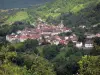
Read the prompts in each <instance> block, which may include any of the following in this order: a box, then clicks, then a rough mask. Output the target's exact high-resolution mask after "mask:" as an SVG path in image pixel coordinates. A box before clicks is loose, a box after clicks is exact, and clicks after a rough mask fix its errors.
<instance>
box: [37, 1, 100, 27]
mask: <svg viewBox="0 0 100 75" xmlns="http://www.w3.org/2000/svg"><path fill="white" fill-rule="evenodd" d="M99 7H100V0H55V1H53V2H51V3H47V4H45V5H44V6H41V7H39V8H37V9H36V13H37V14H38V15H39V16H41V17H42V18H43V19H45V20H46V21H48V22H53V23H55V22H59V21H58V20H61V19H62V20H64V23H65V25H66V24H67V25H74V26H75V25H79V24H85V25H91V24H96V23H98V21H99V20H100V18H99V16H100V15H99V14H98V13H99V10H100V9H99Z"/></svg>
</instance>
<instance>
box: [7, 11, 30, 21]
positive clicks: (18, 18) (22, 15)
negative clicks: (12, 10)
mask: <svg viewBox="0 0 100 75" xmlns="http://www.w3.org/2000/svg"><path fill="white" fill-rule="evenodd" d="M28 18H29V17H28V14H27V12H25V11H20V12H17V13H16V14H14V15H12V16H10V17H9V18H8V19H7V21H6V23H13V22H15V21H22V20H25V19H28Z"/></svg>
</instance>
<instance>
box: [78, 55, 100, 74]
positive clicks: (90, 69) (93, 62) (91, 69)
mask: <svg viewBox="0 0 100 75" xmlns="http://www.w3.org/2000/svg"><path fill="white" fill-rule="evenodd" d="M79 65H80V69H79V73H80V75H99V74H100V56H84V57H82V59H81V60H80V61H79Z"/></svg>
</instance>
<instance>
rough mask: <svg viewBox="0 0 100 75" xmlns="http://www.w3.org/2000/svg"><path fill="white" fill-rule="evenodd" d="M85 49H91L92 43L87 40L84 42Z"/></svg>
mask: <svg viewBox="0 0 100 75" xmlns="http://www.w3.org/2000/svg"><path fill="white" fill-rule="evenodd" d="M85 48H93V41H91V40H87V41H86V42H85Z"/></svg>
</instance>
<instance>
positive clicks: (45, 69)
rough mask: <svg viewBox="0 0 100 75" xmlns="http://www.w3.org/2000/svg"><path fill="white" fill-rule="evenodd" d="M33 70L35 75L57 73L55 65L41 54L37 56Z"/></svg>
mask: <svg viewBox="0 0 100 75" xmlns="http://www.w3.org/2000/svg"><path fill="white" fill-rule="evenodd" d="M31 71H32V74H33V75H56V74H55V72H54V69H53V65H52V64H50V63H49V62H48V61H47V60H45V59H43V58H41V57H39V56H37V57H35V59H34V61H33V64H32V66H31Z"/></svg>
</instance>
